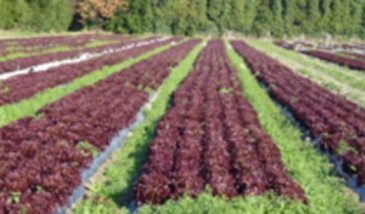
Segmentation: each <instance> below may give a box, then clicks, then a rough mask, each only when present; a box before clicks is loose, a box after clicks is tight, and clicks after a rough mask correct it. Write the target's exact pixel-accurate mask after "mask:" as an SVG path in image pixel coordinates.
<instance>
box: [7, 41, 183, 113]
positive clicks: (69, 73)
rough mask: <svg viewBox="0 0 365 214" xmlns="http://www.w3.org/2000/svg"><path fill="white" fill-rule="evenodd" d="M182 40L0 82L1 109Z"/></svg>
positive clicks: (158, 43) (154, 44)
mask: <svg viewBox="0 0 365 214" xmlns="http://www.w3.org/2000/svg"><path fill="white" fill-rule="evenodd" d="M179 40H180V38H170V39H167V40H164V41H160V42H155V43H151V44H148V45H145V46H139V47H135V48H132V49H129V50H126V51H120V52H117V53H110V54H106V55H103V56H101V57H97V58H93V59H90V60H88V61H82V62H80V63H76V64H65V65H61V66H57V67H54V68H50V69H48V70H47V71H45V72H39V73H29V74H24V75H19V76H17V77H15V78H10V79H7V80H4V81H1V82H0V83H1V85H0V91H2V92H3V93H2V95H1V97H0V106H2V105H5V104H9V103H16V102H19V101H20V100H23V99H26V98H29V97H31V96H33V95H35V94H36V93H38V92H40V91H42V90H45V89H47V88H52V87H55V86H57V85H62V84H67V83H68V82H70V81H72V80H73V79H75V78H78V77H81V76H83V75H86V74H88V73H90V72H93V71H96V70H98V69H101V68H103V67H104V66H112V65H115V64H118V63H120V62H122V61H125V60H128V59H130V58H135V57H137V56H139V55H141V54H143V53H145V52H147V51H150V50H153V49H155V48H156V47H158V46H161V45H165V44H168V43H170V42H177V41H179ZM143 41H149V39H145V40H141V42H143Z"/></svg>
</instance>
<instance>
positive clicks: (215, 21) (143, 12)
mask: <svg viewBox="0 0 365 214" xmlns="http://www.w3.org/2000/svg"><path fill="white" fill-rule="evenodd" d="M0 17H1V19H0V28H3V29H11V28H20V29H29V30H35V31H49V30H55V31H65V30H70V29H76V30H77V29H82V28H88V29H90V28H102V29H104V30H107V31H113V32H117V33H144V32H154V33H162V34H174V35H187V36H192V35H195V34H203V35H204V34H205V35H221V34H223V33H224V32H226V31H227V30H232V31H235V32H240V33H243V34H245V35H253V36H265V35H268V34H270V35H272V36H274V37H282V36H284V35H288V36H295V35H300V34H309V35H320V34H322V33H329V34H334V35H344V36H355V35H356V36H360V37H364V36H365V32H364V30H365V0H0Z"/></svg>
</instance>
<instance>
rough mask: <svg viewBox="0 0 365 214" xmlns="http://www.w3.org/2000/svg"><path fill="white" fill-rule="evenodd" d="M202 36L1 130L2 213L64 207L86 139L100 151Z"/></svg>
mask: <svg viewBox="0 0 365 214" xmlns="http://www.w3.org/2000/svg"><path fill="white" fill-rule="evenodd" d="M199 42H200V40H189V41H187V42H184V43H182V44H179V45H177V46H174V47H172V48H170V49H168V50H166V51H163V52H161V53H159V54H157V55H154V56H152V57H151V58H149V59H146V60H143V61H141V62H139V63H137V64H134V65H133V66H131V67H129V68H127V69H124V70H123V71H122V72H118V73H115V74H113V75H111V76H110V77H108V78H106V79H104V80H102V81H99V82H98V83H96V84H95V85H94V86H89V87H85V88H82V89H80V90H78V91H76V92H74V93H72V94H69V95H67V96H65V97H64V98H62V99H60V100H59V101H56V102H54V103H52V104H49V105H47V106H45V107H43V108H42V109H40V110H39V111H38V112H37V113H38V116H39V117H40V118H32V117H29V118H22V119H20V120H18V121H17V122H14V123H12V124H9V125H7V126H5V127H3V128H1V129H0V165H1V166H2V167H1V170H0V190H1V194H0V213H21V212H26V213H27V214H49V213H53V212H54V211H55V210H56V209H57V207H59V206H62V205H64V204H65V203H66V202H67V200H68V197H69V196H70V195H71V193H72V191H73V190H74V189H75V188H76V187H77V186H78V185H80V183H81V178H80V173H81V171H82V169H83V168H86V167H87V166H88V165H89V164H90V163H91V161H92V159H93V155H92V149H89V148H88V147H84V146H82V145H83V144H82V142H88V143H89V144H91V145H92V146H93V147H95V148H96V149H97V150H98V151H103V150H104V148H106V147H107V146H108V144H109V142H110V140H111V139H112V138H113V137H114V136H116V135H117V133H118V132H119V131H120V130H122V129H124V128H127V127H128V126H129V125H130V124H131V123H132V122H133V121H134V119H135V115H136V113H137V112H138V111H139V110H140V108H141V107H142V105H143V104H144V103H145V102H146V101H147V100H148V93H147V92H146V91H145V90H144V89H146V88H147V87H148V88H151V89H153V90H156V89H157V88H158V87H159V86H160V85H161V84H162V82H163V80H164V79H165V78H166V77H167V76H168V75H169V73H170V70H169V68H170V67H174V66H176V65H177V64H178V63H179V62H180V61H181V60H183V59H184V58H185V56H186V55H187V54H188V53H189V52H190V51H191V50H192V48H193V47H194V46H195V45H196V44H197V43H199Z"/></svg>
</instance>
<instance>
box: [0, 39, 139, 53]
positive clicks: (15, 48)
mask: <svg viewBox="0 0 365 214" xmlns="http://www.w3.org/2000/svg"><path fill="white" fill-rule="evenodd" d="M131 38H133V37H131V36H129V37H126V36H120V35H98V34H96V35H95V34H82V35H78V36H51V37H35V38H25V39H1V40H0V56H2V57H6V56H7V55H9V54H12V53H19V52H22V53H34V52H42V51H46V50H49V49H52V48H56V47H72V48H75V47H83V46H85V45H86V44H89V43H91V42H94V41H99V42H101V41H120V40H125V39H131Z"/></svg>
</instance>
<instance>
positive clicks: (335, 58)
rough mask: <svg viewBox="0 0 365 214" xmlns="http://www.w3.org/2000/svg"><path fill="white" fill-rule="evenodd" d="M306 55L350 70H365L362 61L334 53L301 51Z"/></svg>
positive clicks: (364, 63) (364, 64)
mask: <svg viewBox="0 0 365 214" xmlns="http://www.w3.org/2000/svg"><path fill="white" fill-rule="evenodd" d="M301 52H302V53H304V54H307V55H309V56H313V57H317V58H319V59H323V60H326V61H329V62H334V63H336V64H339V65H344V66H347V67H349V68H353V69H359V70H365V62H364V61H362V60H360V59H353V58H349V57H344V56H339V55H336V54H333V53H329V52H325V51H318V50H314V51H310V50H308V51H301Z"/></svg>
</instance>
